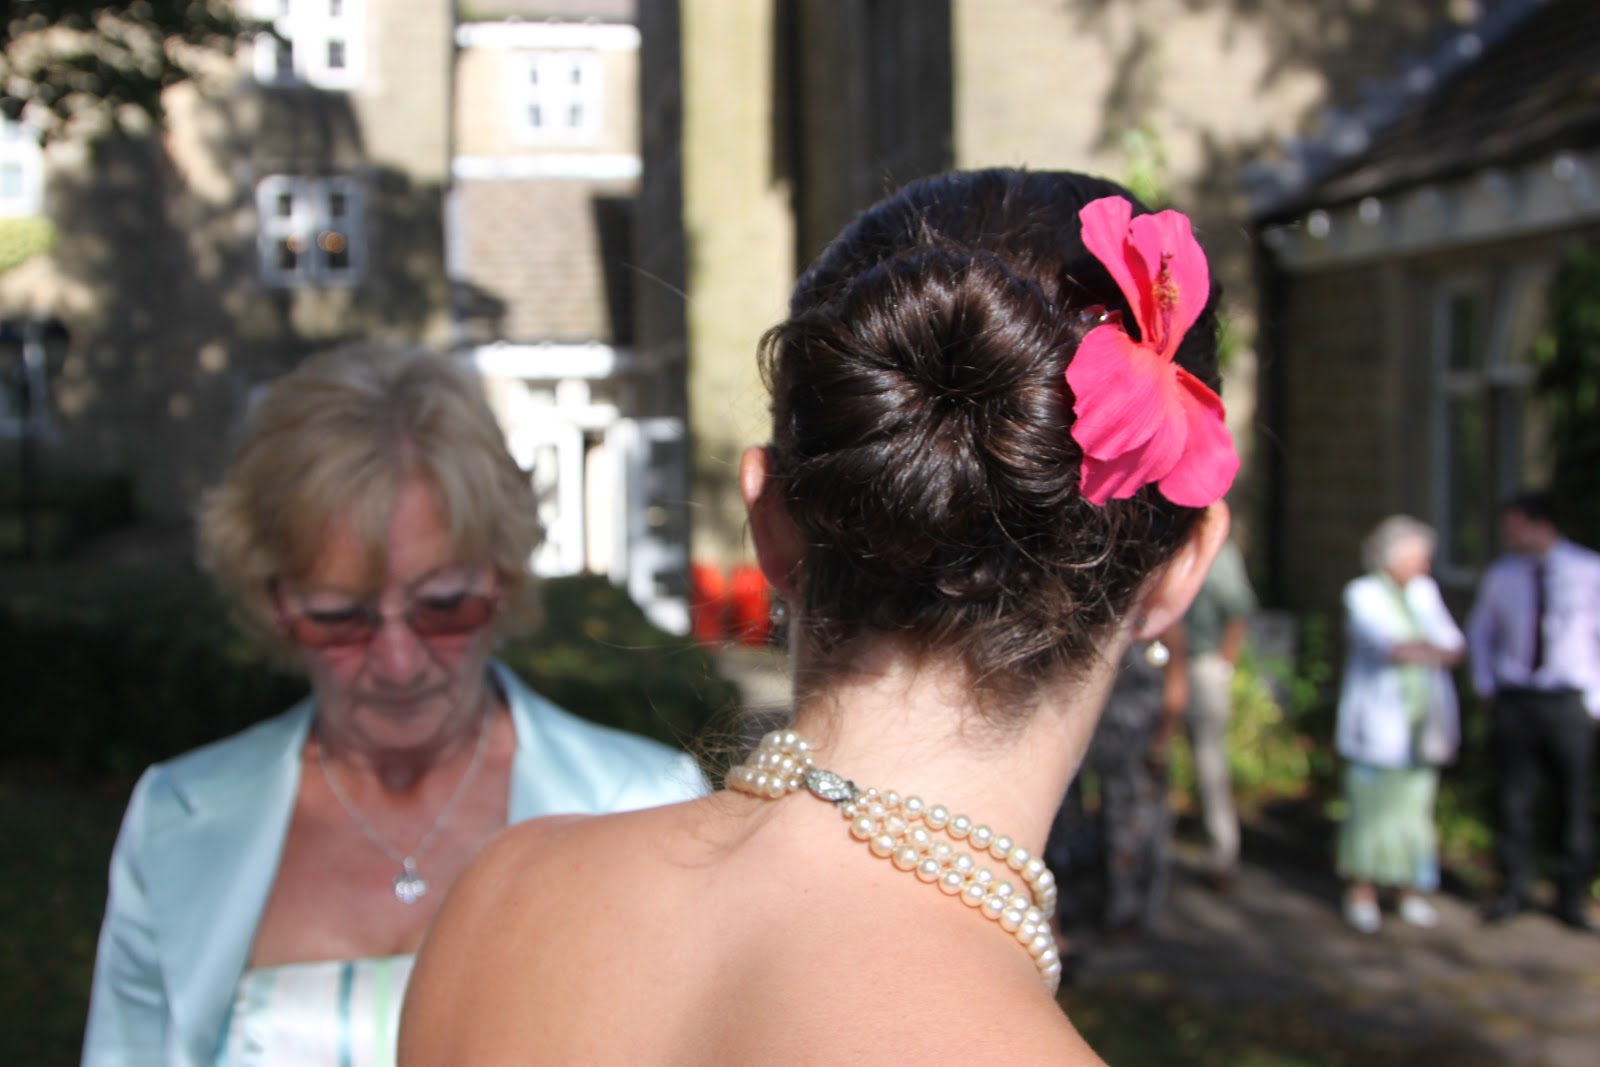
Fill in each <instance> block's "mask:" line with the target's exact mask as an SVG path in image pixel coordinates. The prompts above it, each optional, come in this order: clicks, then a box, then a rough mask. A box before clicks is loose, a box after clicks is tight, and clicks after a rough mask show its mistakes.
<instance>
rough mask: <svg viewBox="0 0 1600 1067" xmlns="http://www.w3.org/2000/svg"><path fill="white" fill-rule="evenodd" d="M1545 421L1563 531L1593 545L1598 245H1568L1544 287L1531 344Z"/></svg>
mask: <svg viewBox="0 0 1600 1067" xmlns="http://www.w3.org/2000/svg"><path fill="white" fill-rule="evenodd" d="M1534 356H1535V361H1536V363H1537V365H1538V368H1539V377H1538V392H1539V399H1540V401H1541V403H1542V405H1543V407H1544V411H1545V415H1546V418H1547V419H1548V423H1547V427H1548V435H1547V437H1546V440H1545V443H1546V448H1547V449H1548V451H1549V458H1550V488H1551V490H1552V491H1553V492H1554V494H1555V497H1556V499H1557V500H1559V501H1561V502H1562V508H1563V513H1562V516H1561V519H1562V525H1563V529H1564V532H1565V533H1566V534H1567V535H1568V536H1570V537H1572V538H1573V539H1574V540H1577V541H1581V542H1583V543H1584V544H1588V545H1600V494H1596V493H1595V491H1594V484H1595V482H1594V479H1595V471H1597V470H1600V249H1596V248H1595V247H1594V246H1593V245H1590V244H1574V245H1572V247H1571V248H1569V249H1568V250H1567V254H1566V256H1565V257H1564V258H1563V260H1562V263H1561V267H1560V269H1558V270H1557V272H1556V275H1555V278H1554V280H1553V281H1552V282H1551V285H1550V295H1549V306H1548V309H1547V312H1546V321H1545V329H1544V332H1543V334H1542V335H1541V336H1540V338H1539V340H1538V342H1537V344H1536V345H1535V348H1534Z"/></svg>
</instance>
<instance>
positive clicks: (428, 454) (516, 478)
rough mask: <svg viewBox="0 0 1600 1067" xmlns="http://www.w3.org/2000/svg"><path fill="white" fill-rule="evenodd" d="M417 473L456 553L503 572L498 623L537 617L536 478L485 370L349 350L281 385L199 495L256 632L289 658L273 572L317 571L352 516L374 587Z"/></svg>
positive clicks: (396, 353)
mask: <svg viewBox="0 0 1600 1067" xmlns="http://www.w3.org/2000/svg"><path fill="white" fill-rule="evenodd" d="M413 476H420V477H421V478H422V479H423V480H424V481H425V482H426V483H427V484H428V485H429V486H430V488H431V489H432V490H433V492H434V494H435V498H436V500H437V501H438V504H439V507H440V510H441V511H442V513H443V516H444V521H445V524H446V528H447V531H448V537H449V541H450V548H451V554H452V557H453V560H454V561H455V562H459V563H468V564H475V563H488V564H490V565H492V566H493V568H494V569H495V571H496V572H497V574H498V576H499V580H500V583H501V588H502V589H503V591H504V595H505V603H506V607H505V609H503V610H502V612H501V615H500V618H499V624H500V625H502V626H526V625H531V624H532V622H533V620H534V617H535V616H536V614H537V613H536V610H535V607H534V600H535V596H534V589H533V582H532V578H533V576H532V573H531V571H530V569H529V562H530V557H531V556H532V553H533V551H534V550H535V549H536V548H537V547H538V546H539V544H540V542H541V541H542V540H543V530H542V528H541V526H540V524H539V518H538V502H537V499H536V496H535V493H534V490H533V486H532V484H531V481H530V478H529V475H528V473H527V472H526V471H523V470H522V469H521V468H520V467H518V466H517V464H516V461H515V460H513V459H512V458H511V455H510V453H509V452H508V451H507V450H506V444H505V438H504V435H503V434H502V432H501V429H500V426H499V424H498V423H497V422H496V420H495V417H494V413H493V411H492V410H491V409H490V407H489V404H488V401H487V400H486V399H485V397H484V394H483V390H482V387H481V384H480V382H479V380H478V377H477V375H476V374H474V373H473V372H472V371H471V370H470V369H468V368H467V367H465V366H463V365H461V364H460V363H459V362H457V361H456V360H453V359H450V358H448V357H446V356H443V355H440V354H438V353H436V352H432V351H428V350H423V349H415V348H405V347H398V346H393V345H388V344H383V343H362V344H356V345H350V346H345V347H341V348H337V349H334V350H332V351H329V352H325V353H322V354H320V355H316V356H313V357H311V358H309V359H307V360H306V361H305V362H304V363H301V364H300V365H299V366H298V367H296V368H295V369H294V370H292V371H290V372H289V373H288V374H286V375H284V376H283V377H282V378H280V379H278V380H277V381H276V382H274V383H273V384H272V385H271V386H270V387H269V388H268V389H267V390H266V393H265V394H264V395H263V396H262V397H261V399H260V401H259V402H258V403H257V404H256V405H255V407H254V409H253V410H252V411H251V412H250V414H249V417H248V418H247V420H246V422H245V427H244V431H243V435H242V437H241V439H240V441H239V444H238V447H237V449H236V451H235V453H234V456H233V459H232V462H231V463H230V464H229V466H228V470H227V473H226V475H225V476H224V478H223V480H222V482H221V484H219V485H218V486H216V487H215V488H214V489H212V490H211V491H210V492H208V493H207V494H206V495H205V497H204V498H203V499H202V500H201V504H200V515H199V556H200V562H201V565H202V566H203V567H204V568H205V569H206V570H207V571H208V572H209V573H210V574H211V576H212V578H213V579H214V580H215V581H216V582H217V584H218V586H219V587H220V588H221V589H222V591H223V593H224V594H225V595H226V596H227V597H228V598H229V600H230V601H231V602H232V604H233V606H234V609H235V615H236V617H237V618H238V619H239V621H240V622H241V623H242V624H243V625H244V626H245V627H246V629H247V630H248V631H249V632H250V633H251V635H252V636H254V637H256V638H258V639H260V640H261V641H262V642H263V643H264V644H266V645H267V647H268V648H269V649H271V650H272V651H274V652H277V653H279V654H283V655H286V654H287V653H288V651H289V650H288V647H287V646H286V645H285V643H284V642H283V640H282V638H281V637H280V636H279V635H278V633H277V629H276V627H275V626H274V625H273V619H274V612H273V608H272V604H271V599H270V593H269V590H270V586H271V583H272V581H273V580H274V579H283V578H290V579H292V578H299V577H302V576H304V575H306V574H307V573H309V572H310V571H311V570H312V568H313V567H314V566H315V565H316V563H317V560H318V557H319V554H320V553H321V551H322V550H323V546H324V544H325V543H326V538H327V535H328V532H329V530H330V529H331V528H332V527H333V526H334V524H336V523H339V522H346V521H347V522H350V523H351V524H352V525H353V527H354V531H355V534H356V536H357V538H358V539H359V540H360V542H361V543H362V544H363V546H364V547H365V551H366V575H365V583H364V584H365V585H366V588H365V589H362V590H357V591H356V592H362V593H367V594H371V593H375V592H377V590H378V589H380V588H381V587H382V585H383V583H384V582H385V581H386V580H387V574H388V564H389V559H388V528H389V519H390V516H391V514H392V513H393V511H394V506H395V502H396V501H397V499H398V497H399V494H400V490H401V488H402V487H403V486H404V485H405V483H406V481H407V480H408V479H410V478H411V477H413Z"/></svg>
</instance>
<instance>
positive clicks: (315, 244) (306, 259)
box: [256, 175, 365, 288]
mask: <svg viewBox="0 0 1600 1067" xmlns="http://www.w3.org/2000/svg"><path fill="white" fill-rule="evenodd" d="M256 210H257V214H258V215H259V218H260V231H259V233H258V236H257V242H258V249H259V259H260V266H261V277H262V280H263V281H265V282H266V283H267V284H268V285H270V286H273V287H276V288H296V287H302V286H337V285H352V284H355V283H356V282H357V281H359V280H360V278H361V275H362V272H363V270H364V269H365V241H364V237H363V229H364V228H363V224H362V197H361V187H360V183H359V182H357V181H356V180H355V179H353V178H296V177H289V176H285V175H274V176H271V177H267V178H263V179H262V180H261V182H260V183H259V184H258V185H257V186H256Z"/></svg>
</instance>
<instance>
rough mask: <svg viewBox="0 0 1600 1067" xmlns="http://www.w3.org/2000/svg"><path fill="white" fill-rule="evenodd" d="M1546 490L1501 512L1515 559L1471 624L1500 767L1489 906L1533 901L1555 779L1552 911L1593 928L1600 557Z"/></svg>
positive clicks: (1504, 911)
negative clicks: (1544, 785)
mask: <svg viewBox="0 0 1600 1067" xmlns="http://www.w3.org/2000/svg"><path fill="white" fill-rule="evenodd" d="M1553 503H1554V501H1553V499H1552V497H1551V496H1550V494H1548V493H1542V492H1540V493H1525V494H1523V495H1521V496H1518V497H1516V498H1514V499H1513V500H1511V501H1510V502H1509V503H1507V504H1506V506H1505V507H1504V508H1503V509H1502V512H1501V522H1502V530H1503V532H1504V537H1505V543H1506V546H1507V547H1508V548H1509V549H1510V550H1511V553H1510V554H1509V555H1506V556H1503V557H1502V558H1500V559H1498V560H1496V561H1495V562H1494V563H1493V564H1492V565H1491V566H1490V567H1489V569H1488V571H1487V572H1486V573H1485V574H1484V576H1483V584H1482V585H1481V586H1480V587H1479V589H1478V599H1477V602H1476V603H1475V604H1474V605H1473V608H1472V614H1471V615H1470V616H1469V617H1468V619H1467V647H1468V648H1469V649H1470V650H1471V653H1472V684H1473V688H1475V689H1476V690H1477V691H1478V695H1479V696H1481V697H1483V698H1484V700H1485V702H1486V704H1487V705H1488V707H1489V710H1490V715H1491V716H1492V723H1493V735H1492V736H1493V751H1494V753H1495V759H1496V763H1497V769H1498V772H1499V783H1498V785H1499V798H1498V811H1497V813H1496V815H1497V818H1496V826H1495V853H1496V859H1497V860H1498V862H1499V865H1500V873H1501V876H1502V879H1503V881H1502V883H1501V888H1500V895H1499V896H1498V897H1497V898H1496V899H1495V900H1494V901H1493V902H1491V903H1490V904H1489V906H1488V907H1487V908H1486V909H1485V910H1484V919H1485V920H1486V921H1488V922H1499V921H1501V920H1504V919H1507V918H1510V917H1511V916H1512V915H1515V914H1516V913H1517V912H1519V911H1522V910H1523V909H1524V908H1526V907H1527V906H1528V902H1529V896H1530V890H1531V889H1532V885H1533V875H1534V863H1533V842H1534V836H1535V828H1534V801H1535V799H1536V796H1537V793H1538V789H1539V779H1540V775H1541V771H1545V772H1547V773H1548V774H1549V777H1550V782H1551V786H1552V787H1553V789H1554V791H1555V801H1556V807H1557V809H1558V811H1559V816H1558V817H1559V818H1560V820H1561V822H1560V827H1559V838H1558V842H1559V843H1558V850H1559V851H1558V855H1557V856H1556V857H1555V862H1554V863H1553V864H1552V866H1551V873H1552V875H1553V876H1554V878H1555V882H1556V890H1557V894H1558V895H1557V900H1556V917H1557V918H1559V919H1560V920H1561V921H1562V922H1564V923H1566V924H1567V925H1568V926H1571V927H1574V928H1576V929H1582V930H1588V929H1591V926H1590V920H1589V912H1588V897H1589V879H1590V878H1591V876H1592V874H1593V862H1594V853H1593V843H1592V832H1591V820H1590V812H1589V775H1590V771H1591V768H1592V767H1593V763H1594V733H1595V728H1594V727H1595V722H1596V719H1597V718H1600V555H1597V554H1596V553H1594V552H1591V551H1589V550H1588V549H1586V548H1582V547H1580V546H1578V545H1575V544H1573V543H1572V542H1571V541H1568V540H1566V539H1565V538H1563V537H1562V536H1561V534H1560V531H1559V530H1558V529H1557V527H1556V523H1555V515H1554V510H1553Z"/></svg>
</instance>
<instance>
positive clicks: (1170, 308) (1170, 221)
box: [1085, 211, 1211, 359]
mask: <svg viewBox="0 0 1600 1067" xmlns="http://www.w3.org/2000/svg"><path fill="white" fill-rule="evenodd" d="M1085 243H1086V244H1087V242H1085ZM1128 243H1129V244H1130V245H1132V246H1133V247H1134V248H1136V249H1138V252H1139V261H1140V262H1142V263H1144V264H1146V265H1147V266H1146V269H1147V270H1148V271H1150V272H1151V273H1150V274H1149V275H1148V276H1147V278H1146V279H1145V280H1144V281H1143V283H1142V284H1143V293H1144V294H1145V300H1146V305H1145V309H1144V312H1143V315H1144V316H1145V317H1141V318H1140V320H1139V338H1140V340H1142V341H1143V342H1144V343H1145V344H1147V345H1151V346H1153V347H1154V348H1155V349H1156V350H1157V351H1159V352H1160V353H1161V354H1162V355H1164V356H1166V357H1167V358H1168V359H1171V358H1172V355H1173V353H1174V351H1176V349H1177V347H1178V343H1179V342H1180V341H1182V340H1183V335H1184V334H1185V333H1187V332H1188V330H1189V327H1191V326H1193V325H1194V321H1195V320H1196V319H1198V318H1199V317H1200V312H1202V311H1203V310H1205V306H1206V301H1207V300H1209V299H1210V297H1211V271H1210V269H1209V268H1208V267H1207V266H1206V254H1205V252H1203V251H1202V250H1201V248H1200V242H1198V241H1196V240H1195V239H1194V230H1193V228H1192V227H1191V226H1190V225H1189V219H1188V217H1187V216H1185V215H1183V214H1181V213H1180V212H1177V211H1162V212H1159V213H1157V214H1154V215H1140V216H1139V217H1138V218H1136V219H1133V220H1132V221H1131V222H1130V223H1129V227H1128ZM1090 251H1093V249H1092V248H1091V249H1090ZM1118 284H1119V285H1120V284H1121V283H1120V282H1119V283H1118ZM1123 292H1124V293H1126V292H1127V290H1126V289H1124V290H1123ZM1135 307H1138V305H1135Z"/></svg>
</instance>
